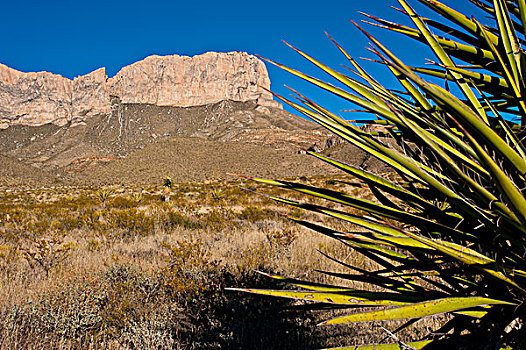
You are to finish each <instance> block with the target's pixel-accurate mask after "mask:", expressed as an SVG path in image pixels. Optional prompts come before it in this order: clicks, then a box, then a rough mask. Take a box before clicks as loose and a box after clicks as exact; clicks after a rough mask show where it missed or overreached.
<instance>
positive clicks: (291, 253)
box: [0, 177, 425, 349]
mask: <svg viewBox="0 0 526 350" xmlns="http://www.w3.org/2000/svg"><path fill="white" fill-rule="evenodd" d="M303 180H304V181H308V182H314V183H317V184H321V183H323V184H327V183H329V184H330V185H331V186H335V187H342V188H343V187H345V190H347V191H352V192H355V194H357V195H361V193H360V191H361V190H360V189H357V188H355V187H352V186H349V185H345V184H343V183H340V182H336V183H334V182H333V181H332V180H331V181H329V180H328V179H326V178H323V177H319V178H313V179H308V180H307V179H303ZM344 180H345V179H344ZM242 188H249V189H250V190H252V191H256V192H266V193H273V194H278V195H283V192H282V191H281V190H279V189H271V188H262V187H260V186H259V185H255V184H254V183H245V182H243V181H231V182H226V181H221V182H208V183H185V184H183V183H180V184H175V185H174V186H173V188H172V189H171V193H170V198H171V200H170V201H169V202H163V201H161V198H162V196H163V194H165V193H164V192H163V189H162V186H161V185H145V186H142V187H141V186H111V187H106V188H103V189H101V188H77V187H70V188H68V187H61V188H55V189H47V190H28V191H3V192H0V318H2V320H0V324H4V326H0V348H2V349H13V348H41V347H42V346H44V347H50V348H152V347H156V348H181V349H193V348H210V349H213V348H316V347H321V346H329V345H338V344H339V343H340V341H342V339H347V341H346V342H347V343H348V342H349V340H348V338H350V337H352V338H353V342H356V341H362V342H367V341H369V340H371V333H372V334H373V336H375V335H374V334H376V336H378V334H381V333H382V331H378V330H375V331H374V332H371V327H370V326H365V327H357V328H356V327H355V328H352V329H350V328H339V329H336V330H335V329H330V330H329V329H325V328H321V329H320V328H316V327H315V326H314V324H315V321H316V320H317V319H318V318H319V317H320V316H319V315H317V314H316V313H313V312H310V313H305V312H294V311H290V310H289V311H287V310H285V309H283V307H284V306H287V305H288V306H291V305H293V304H295V303H293V302H290V301H281V300H274V299H267V298H259V297H252V296H246V295H239V294H236V293H227V292H225V291H224V290H223V288H224V287H227V286H229V287H232V286H235V287H242V286H250V287H258V286H259V287H271V288H277V287H278V286H277V285H276V283H274V282H272V281H268V280H267V279H265V278H262V277H261V276H260V275H258V274H256V273H255V272H254V270H262V271H271V272H274V273H280V274H286V275H287V276H290V277H296V278H302V279H309V280H313V281H317V282H331V283H343V281H340V280H334V279H333V278H331V277H328V276H326V275H324V274H321V273H316V272H314V270H327V271H343V269H342V267H341V266H340V265H338V264H336V263H334V262H331V261H330V260H328V259H324V258H321V256H320V254H319V253H318V252H317V251H316V249H319V250H321V251H323V252H325V253H327V254H329V255H331V256H334V257H335V258H337V259H339V260H341V261H343V262H346V263H351V264H354V265H358V266H360V267H362V268H371V267H374V266H373V265H372V263H371V262H370V261H367V260H364V259H362V258H361V257H360V256H359V255H357V254H356V253H354V252H353V251H350V250H348V249H346V248H345V247H344V246H343V245H341V244H336V243H337V242H334V241H333V240H330V239H329V238H326V237H323V236H321V235H319V234H317V233H314V232H311V231H308V230H306V229H304V228H302V227H300V226H298V225H296V224H293V223H291V222H290V221H288V220H287V219H286V218H284V216H285V215H289V214H293V215H299V216H303V217H305V218H309V219H314V220H317V221H325V220H327V219H324V218H320V217H314V215H313V214H309V213H302V212H297V211H295V210H291V208H289V207H284V206H279V205H275V204H273V203H272V202H270V201H269V200H268V199H266V198H265V197H264V196H258V195H254V193H253V192H252V191H245V190H243V189H242ZM291 196H292V197H294V194H292V195H291ZM289 197H290V196H289ZM332 224H333V225H341V224H338V223H332ZM342 228H344V229H345V227H342ZM354 287H356V288H360V285H359V284H355V285H354ZM276 308H278V309H279V310H280V311H279V312H278V311H276ZM323 316H324V317H327V315H326V314H324V315H323ZM423 328H425V326H423V327H422V326H421V327H420V329H423ZM390 329H391V330H393V329H392V326H390ZM414 331H415V330H414V329H413V330H412V332H414ZM329 335H330V336H329Z"/></svg>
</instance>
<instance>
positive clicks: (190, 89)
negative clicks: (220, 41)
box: [0, 52, 280, 128]
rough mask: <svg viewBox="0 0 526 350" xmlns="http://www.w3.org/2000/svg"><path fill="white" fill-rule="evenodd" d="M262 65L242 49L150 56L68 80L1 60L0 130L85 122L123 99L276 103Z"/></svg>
mask: <svg viewBox="0 0 526 350" xmlns="http://www.w3.org/2000/svg"><path fill="white" fill-rule="evenodd" d="M261 87H264V88H266V89H269V88H270V79H269V77H268V72H267V69H266V67H265V65H264V63H263V62H262V61H261V60H259V59H258V58H256V57H255V56H252V55H249V54H247V53H245V52H225V53H218V52H207V53H204V54H201V55H196V56H193V57H188V56H179V55H168V56H158V55H152V56H148V57H146V58H145V59H143V60H141V61H138V62H135V63H133V64H131V65H128V66H126V67H123V68H122V69H121V70H120V71H119V72H118V73H117V74H116V75H115V76H114V77H112V78H109V79H108V77H107V76H106V69H105V68H99V69H97V70H95V71H93V72H91V73H88V74H86V75H83V76H79V77H76V78H75V79H73V80H71V79H68V78H64V77H62V76H60V75H58V74H53V73H49V72H38V73H33V72H31V73H24V72H20V71H17V70H15V69H12V68H9V67H7V66H5V65H3V64H0V128H6V127H9V126H10V125H15V124H20V125H43V124H48V123H53V124H56V125H64V124H66V123H68V122H76V121H84V120H86V119H89V118H91V117H93V116H95V115H101V114H109V113H110V112H111V98H112V97H117V98H119V99H120V101H121V102H122V103H140V104H151V105H157V106H177V107H190V106H198V105H205V104H210V103H216V102H219V101H223V100H232V101H239V102H246V101H251V100H253V101H258V103H259V104H262V105H270V106H273V107H279V106H280V105H279V104H278V103H277V102H275V101H273V100H272V96H271V95H270V94H269V93H268V92H267V91H265V90H264V89H262V88H261Z"/></svg>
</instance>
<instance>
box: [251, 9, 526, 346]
mask: <svg viewBox="0 0 526 350" xmlns="http://www.w3.org/2000/svg"><path fill="white" fill-rule="evenodd" d="M419 1H420V2H421V3H422V4H424V5H426V6H427V7H428V8H429V9H430V10H432V11H434V12H435V13H437V14H439V15H441V16H442V19H443V21H442V22H439V21H437V20H434V19H429V18H423V17H420V16H419V15H418V14H417V13H416V12H415V11H414V9H413V8H412V7H411V6H410V5H409V3H408V2H407V1H405V0H399V3H400V5H401V8H400V9H398V10H399V11H401V12H402V13H404V14H406V15H407V16H408V17H409V18H410V19H411V21H412V22H413V24H414V26H411V27H409V26H404V25H400V24H396V23H393V22H390V21H387V20H384V19H380V18H376V17H373V16H370V15H366V16H367V17H366V20H367V21H369V23H371V24H373V25H376V26H380V27H382V28H384V29H387V30H389V31H394V32H397V33H400V34H401V35H405V36H407V37H409V38H412V39H415V40H416V41H419V42H421V43H424V44H426V45H427V46H428V47H429V48H430V49H431V52H432V53H434V55H435V56H436V58H434V60H433V61H431V63H432V66H431V67H427V68H418V67H411V66H408V65H406V64H404V62H403V61H402V60H401V59H400V58H398V57H396V56H395V55H394V54H393V53H392V52H391V51H389V49H388V48H387V47H386V46H384V44H382V43H381V42H380V41H379V40H377V39H376V38H375V37H373V36H372V35H371V34H369V33H368V32H367V31H365V30H364V29H362V28H361V27H360V26H358V25H357V27H358V28H359V29H360V30H361V31H362V32H363V33H364V34H365V35H366V36H367V37H368V38H369V40H370V42H371V48H370V50H371V51H372V52H374V54H375V55H376V58H375V61H376V62H378V63H379V64H380V65H382V66H385V67H386V68H387V69H388V70H389V71H390V72H392V74H393V75H394V77H396V79H397V80H398V81H399V83H400V87H401V88H399V89H398V90H392V89H387V88H385V87H384V86H383V85H382V83H381V82H379V81H378V80H376V79H375V78H374V76H373V75H372V74H370V73H369V72H367V71H366V70H365V69H364V68H363V67H362V66H361V65H360V64H359V63H358V62H357V61H355V60H354V59H353V58H352V57H351V56H350V55H349V54H348V53H347V52H346V51H345V50H344V49H343V48H342V47H341V46H339V45H338V44H337V43H336V42H335V44H336V46H337V48H338V49H339V50H340V51H341V52H342V53H343V55H344V57H345V58H346V59H347V60H348V61H349V63H350V65H352V68H351V70H352V71H353V73H354V75H353V76H352V77H351V76H349V75H348V74H343V73H340V72H338V71H336V70H334V69H332V68H330V67H328V66H326V65H324V64H323V63H321V62H320V61H318V60H316V59H314V58H312V57H311V56H309V55H307V54H306V53H304V52H302V51H300V50H298V49H296V48H293V49H295V50H296V51H297V52H298V53H299V54H300V55H301V56H303V57H304V58H306V59H307V60H308V61H310V62H311V63H313V64H314V65H316V66H317V67H319V68H320V69H321V70H322V71H324V72H325V73H328V75H329V76H330V77H332V78H334V79H335V80H336V81H338V82H339V84H338V85H332V84H329V83H326V82H324V81H323V80H320V79H318V78H315V77H313V76H309V75H306V74H303V73H301V72H300V71H297V70H295V69H292V68H288V67H286V66H283V65H281V64H279V63H275V62H272V61H269V62H271V63H274V64H275V65H277V66H279V67H281V68H283V69H284V70H286V71H288V72H290V73H292V74H294V75H296V76H298V77H300V78H302V79H304V80H306V81H308V82H310V83H312V84H314V85H316V86H318V87H320V88H322V89H324V90H326V91H328V92H329V93H332V94H334V95H337V96H339V97H341V98H343V99H345V100H347V101H349V102H351V103H352V104H355V105H357V106H359V108H360V109H362V110H364V111H368V112H370V113H372V114H374V115H375V116H376V119H374V120H358V121H353V122H350V121H348V120H344V119H342V118H340V117H339V116H337V115H336V114H335V113H334V112H331V111H330V108H328V107H327V106H321V105H319V104H317V103H316V102H314V101H312V100H310V99H308V98H307V97H305V96H303V95H301V94H299V93H297V92H295V93H296V98H297V99H298V100H299V101H300V102H297V101H291V100H288V99H285V98H282V97H280V98H281V99H282V100H283V101H284V102H285V103H287V104H289V105H290V106H292V107H294V108H295V109H296V110H297V111H299V112H301V113H302V114H303V115H305V116H306V117H308V118H310V119H312V120H314V121H316V122H317V123H319V124H320V125H322V126H324V127H325V128H327V129H329V130H330V131H332V132H334V133H335V134H336V135H338V136H340V137H342V138H343V139H345V140H346V141H348V142H350V143H351V144H353V145H355V146H357V147H359V148H360V149H362V150H364V151H365V152H368V153H369V154H371V155H373V156H375V157H376V158H378V159H380V160H381V161H383V162H385V163H386V164H388V165H389V166H390V167H391V168H392V169H393V171H394V172H396V173H397V177H396V178H397V180H392V178H393V177H392V176H389V177H387V176H383V177H382V176H380V175H378V174H375V173H372V172H370V171H367V170H364V169H362V168H359V167H357V166H353V165H350V164H345V163H343V162H340V161H338V160H336V159H332V158H329V157H327V156H324V155H322V154H317V153H315V152H310V151H309V152H307V153H308V154H310V155H312V156H314V157H316V158H318V159H321V160H322V161H325V162H327V163H329V164H331V165H333V166H335V167H337V168H339V169H341V170H342V171H344V172H346V173H348V174H350V175H352V176H354V177H356V178H357V179H359V181H360V183H361V184H362V185H363V187H364V188H369V189H370V191H371V192H372V193H373V194H374V196H375V198H376V200H372V201H369V200H365V199H362V198H356V197H353V196H351V195H350V194H348V193H345V192H341V190H338V189H334V188H332V189H331V188H327V187H326V188H319V187H314V186H310V185H305V184H301V183H295V182H290V181H279V180H267V179H260V178H256V179H254V180H256V181H260V182H262V183H266V184H270V185H274V186H279V187H282V188H286V189H289V190H291V191H297V192H301V193H304V194H305V195H308V196H314V197H317V198H319V199H322V200H325V201H328V202H335V203H338V204H339V205H340V207H343V208H344V209H341V208H340V209H335V208H338V207H335V206H334V205H330V206H329V205H327V206H324V205H314V204H307V203H306V202H300V201H294V200H289V199H286V198H280V197H272V198H273V199H274V200H276V201H278V202H282V203H286V204H288V205H291V206H294V207H298V208H302V209H305V210H310V211H313V212H316V213H319V214H323V215H327V216H329V217H333V218H336V219H339V220H343V221H345V222H348V223H350V224H353V225H356V227H359V228H361V229H359V230H355V232H354V230H353V232H339V231H337V230H335V229H332V228H331V227H328V226H327V225H325V226H324V225H321V224H320V223H316V222H306V221H303V220H300V219H295V218H291V219H292V220H295V221H296V222H298V224H301V225H304V226H306V227H308V228H311V229H313V230H316V231H318V232H320V233H322V234H324V235H327V236H330V237H332V238H334V239H336V240H338V241H340V242H342V243H344V244H345V245H346V246H348V247H349V248H350V249H354V250H356V251H358V252H359V253H361V254H363V255H364V256H366V257H368V258H369V259H372V260H373V261H374V262H375V263H376V264H377V266H379V268H378V269H376V270H374V271H365V270H363V269H361V268H358V267H353V266H349V265H345V266H346V267H347V268H348V269H349V272H348V273H338V274H333V275H335V276H336V277H340V278H344V279H347V280H349V281H359V282H364V283H367V284H369V285H370V288H368V289H367V290H356V289H352V288H346V287H341V286H335V285H322V284H316V283H311V282H308V281H300V280H296V279H292V278H287V277H282V276H275V275H269V277H273V278H276V279H279V280H281V281H283V282H288V283H290V284H292V285H294V286H296V287H297V288H296V289H293V290H282V291H276V290H254V289H250V290H247V289H243V291H246V292H252V293H258V294H264V295H274V296H280V297H287V298H294V299H299V300H306V301H309V302H315V303H311V304H310V305H312V306H313V307H315V308H318V309H319V308H320V307H321V308H325V309H331V308H335V309H344V308H348V309H350V312H349V313H347V314H345V315H342V316H338V317H336V318H332V319H328V320H326V321H324V322H323V323H322V324H324V325H337V324H353V323H357V322H375V321H390V320H409V321H408V322H407V324H409V323H412V322H414V321H415V320H419V319H421V318H424V317H428V316H432V315H438V314H448V315H449V316H448V317H446V320H447V321H445V324H443V326H442V327H441V328H440V329H437V330H435V331H434V332H433V333H431V334H429V335H428V336H427V337H425V338H423V339H414V341H411V342H407V343H402V342H398V343H395V344H372V345H367V346H366V345H360V346H355V345H353V346H349V347H347V348H348V349H378V350H380V349H421V348H425V349H434V348H437V349H441V348H443V347H444V346H445V344H450V346H452V347H453V348H472V349H485V348H487V349H499V348H513V349H519V348H525V347H526V340H525V339H526V332H525V327H526V326H525V325H523V323H524V321H525V316H526V312H525V310H526V309H525V306H524V301H525V299H526V266H525V262H526V261H525V259H526V198H525V194H526V192H525V191H526V147H525V145H524V144H523V142H522V137H523V135H521V132H522V131H523V129H522V126H521V124H522V125H525V124H526V101H525V98H524V96H525V92H526V85H525V76H524V75H525V74H526V54H525V51H524V49H523V46H524V43H525V41H524V40H525V34H526V2H525V0H508V1H506V0H494V1H489V0H484V1H475V0H473V1H472V2H473V3H474V4H475V5H476V6H478V7H479V8H481V9H482V10H483V11H485V12H486V13H487V15H488V16H489V17H490V18H491V19H493V21H492V23H493V25H482V24H481V23H480V22H479V21H478V20H477V19H475V18H473V17H467V16H465V15H463V14H461V13H459V12H457V11H455V10H454V9H452V8H450V7H448V6H446V5H444V4H442V3H440V2H438V1H435V0H419ZM371 21H372V22H371ZM436 33H438V34H440V35H437V34H436ZM441 35H443V36H441ZM331 40H332V39H331ZM417 45H418V44H417ZM291 47H292V46H291ZM437 78H438V79H437ZM439 79H440V80H439ZM441 81H444V82H445V84H443V83H442V82H441ZM453 85H456V87H455V88H452V89H451V90H450V89H449V88H450V87H452V86H453ZM340 86H344V87H345V88H342V87H340ZM278 97H279V96H278ZM356 123H367V124H372V125H374V126H376V127H375V128H369V129H373V130H374V131H370V132H368V131H366V130H367V129H365V128H360V127H357V126H356ZM388 140H394V141H395V142H396V144H397V145H398V147H391V146H390V144H389V143H388ZM390 142H392V141H390ZM345 208H349V209H351V210H347V209H345ZM356 210H358V211H359V212H360V213H361V214H360V215H356ZM353 213H354V214H353ZM364 308H365V310H364ZM391 339H392V338H391ZM391 342H392V341H391Z"/></svg>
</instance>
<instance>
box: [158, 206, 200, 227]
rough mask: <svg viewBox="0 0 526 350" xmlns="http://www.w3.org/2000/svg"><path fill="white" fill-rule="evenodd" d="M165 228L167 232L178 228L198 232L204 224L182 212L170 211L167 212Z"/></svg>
mask: <svg viewBox="0 0 526 350" xmlns="http://www.w3.org/2000/svg"><path fill="white" fill-rule="evenodd" d="M164 227H165V229H167V230H173V229H174V228H176V227H182V228H185V229H187V230H197V229H200V228H202V227H203V224H202V222H201V221H199V220H197V219H196V218H194V217H192V216H189V215H186V214H184V213H181V212H180V211H175V210H169V211H167V212H166V219H165V220H164Z"/></svg>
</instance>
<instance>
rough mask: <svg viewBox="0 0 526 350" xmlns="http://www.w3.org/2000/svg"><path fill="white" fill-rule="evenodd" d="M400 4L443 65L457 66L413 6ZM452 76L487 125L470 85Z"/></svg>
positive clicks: (458, 77) (402, 0) (453, 74)
mask: <svg viewBox="0 0 526 350" xmlns="http://www.w3.org/2000/svg"><path fill="white" fill-rule="evenodd" d="M398 2H399V3H400V4H401V5H402V7H403V8H404V9H405V10H406V11H407V13H408V15H409V17H410V18H411V20H412V21H413V23H415V25H416V26H417V28H418V30H419V31H420V32H421V33H422V35H423V36H424V37H425V38H426V41H427V43H428V44H429V47H431V49H432V50H433V52H434V53H435V55H437V57H438V58H439V59H440V61H441V62H442V64H444V65H446V66H455V64H454V63H453V60H451V58H450V57H449V56H448V55H447V54H446V52H445V51H444V49H443V48H442V46H441V45H440V44H439V43H438V41H437V40H436V37H435V36H434V35H433V34H432V33H431V32H430V31H429V28H427V26H426V25H425V23H424V22H423V21H422V20H421V19H420V17H419V16H418V15H417V14H416V12H415V11H414V10H413V8H412V7H411V6H409V4H408V3H407V2H406V1H405V0H398ZM451 75H452V76H453V78H455V82H456V83H457V85H458V86H459V87H460V89H461V90H462V92H463V93H464V96H466V98H467V99H468V100H469V101H470V102H471V104H472V105H473V107H474V108H475V109H476V110H477V112H478V114H479V116H480V118H481V119H482V120H484V121H485V122H486V123H487V122H488V117H487V116H486V112H485V111H484V109H483V108H482V105H481V104H480V102H479V101H478V99H477V98H476V96H475V94H474V93H473V91H472V90H471V88H470V86H469V83H467V82H466V81H465V80H464V79H463V78H462V75H460V74H458V73H456V72H454V71H452V72H451Z"/></svg>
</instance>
